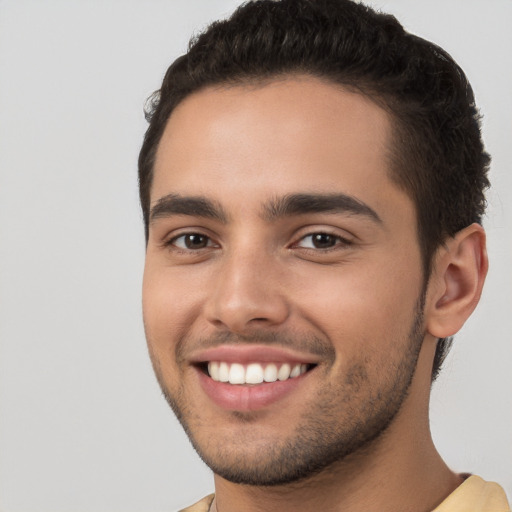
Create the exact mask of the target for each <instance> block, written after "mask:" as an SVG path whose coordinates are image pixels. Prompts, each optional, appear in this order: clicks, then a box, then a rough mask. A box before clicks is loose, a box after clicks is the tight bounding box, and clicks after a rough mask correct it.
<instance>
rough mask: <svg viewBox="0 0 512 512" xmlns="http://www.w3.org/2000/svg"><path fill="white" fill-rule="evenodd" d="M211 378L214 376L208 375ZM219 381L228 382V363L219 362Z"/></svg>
mask: <svg viewBox="0 0 512 512" xmlns="http://www.w3.org/2000/svg"><path fill="white" fill-rule="evenodd" d="M210 376H211V377H212V379H213V380H215V378H214V377H213V376H212V375H210ZM219 381H220V382H228V381H229V365H228V363H220V364H219Z"/></svg>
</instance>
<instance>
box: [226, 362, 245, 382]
mask: <svg viewBox="0 0 512 512" xmlns="http://www.w3.org/2000/svg"><path fill="white" fill-rule="evenodd" d="M229 383H230V384H245V368H244V367H243V366H242V365H241V364H238V363H234V364H232V365H231V368H230V369H229Z"/></svg>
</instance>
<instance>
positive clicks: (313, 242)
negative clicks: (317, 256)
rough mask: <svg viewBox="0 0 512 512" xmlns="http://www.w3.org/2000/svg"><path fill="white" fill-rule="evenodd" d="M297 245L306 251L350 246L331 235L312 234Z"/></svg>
mask: <svg viewBox="0 0 512 512" xmlns="http://www.w3.org/2000/svg"><path fill="white" fill-rule="evenodd" d="M297 245H298V246H299V247H303V248H305V249H331V248H332V247H336V245H348V241H346V240H344V239H342V238H341V237H339V236H335V235H331V234H330V233H312V234H310V235H307V236H305V237H304V238H302V239H301V240H300V241H299V243H298V244H297Z"/></svg>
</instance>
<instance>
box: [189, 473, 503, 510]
mask: <svg viewBox="0 0 512 512" xmlns="http://www.w3.org/2000/svg"><path fill="white" fill-rule="evenodd" d="M213 496H214V495H213V494H210V495H209V496H206V498H203V499H202V500H201V501H199V502H198V503H196V504H195V505H192V506H190V507H187V508H184V509H183V510H181V511H180V512H208V511H209V509H210V505H211V504H212V501H213ZM432 512H511V510H510V505H509V504H508V502H507V497H506V495H505V491H504V490H503V489H502V488H501V487H500V486H499V485H498V484H496V483H494V482H486V481H485V480H482V479H481V478H480V477H479V476H475V475H473V476H470V477H469V478H467V479H466V480H465V481H464V482H463V483H462V484H461V485H460V486H459V487H457V489H455V491H453V492H452V493H451V494H450V496H448V497H447V498H446V499H445V500H444V501H443V502H442V503H441V504H440V505H439V506H438V507H436V508H435V509H434V510H433V511H432Z"/></svg>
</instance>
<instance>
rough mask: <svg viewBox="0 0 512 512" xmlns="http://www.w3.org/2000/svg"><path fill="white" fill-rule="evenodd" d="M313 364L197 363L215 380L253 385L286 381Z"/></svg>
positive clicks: (305, 370) (302, 373)
mask: <svg viewBox="0 0 512 512" xmlns="http://www.w3.org/2000/svg"><path fill="white" fill-rule="evenodd" d="M315 366H316V365H315V364H306V363H277V362H276V363H249V364H240V363H229V362H225V361H210V362H207V363H206V362H205V363H202V364H200V365H199V367H200V368H201V370H202V371H203V373H205V374H206V375H208V376H209V377H210V378H211V379H212V380H214V381H215V382H223V383H229V384H233V385H255V384H265V383H272V382H277V381H281V382H282V381H286V380H289V379H294V378H296V377H300V376H301V375H304V374H305V373H307V372H308V371H310V370H311V369H313V368H314V367H315Z"/></svg>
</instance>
